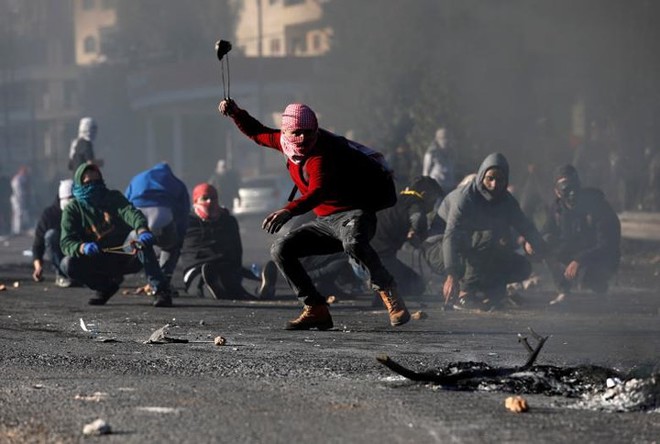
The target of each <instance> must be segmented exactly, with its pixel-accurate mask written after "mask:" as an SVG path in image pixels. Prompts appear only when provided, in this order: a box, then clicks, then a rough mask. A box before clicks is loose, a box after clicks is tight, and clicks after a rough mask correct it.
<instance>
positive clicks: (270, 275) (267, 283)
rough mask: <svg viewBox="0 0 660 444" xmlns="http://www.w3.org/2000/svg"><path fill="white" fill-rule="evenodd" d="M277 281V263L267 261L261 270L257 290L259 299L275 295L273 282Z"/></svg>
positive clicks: (270, 297)
mask: <svg viewBox="0 0 660 444" xmlns="http://www.w3.org/2000/svg"><path fill="white" fill-rule="evenodd" d="M276 283H277V265H275V262H273V261H268V262H267V263H266V266H265V267H264V269H263V270H261V285H260V286H259V289H258V290H257V297H258V298H259V299H272V298H273V297H274V296H275V284H276Z"/></svg>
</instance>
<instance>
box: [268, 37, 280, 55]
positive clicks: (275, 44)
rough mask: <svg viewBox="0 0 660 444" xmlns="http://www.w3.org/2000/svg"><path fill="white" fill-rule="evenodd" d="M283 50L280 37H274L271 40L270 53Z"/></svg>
mask: <svg viewBox="0 0 660 444" xmlns="http://www.w3.org/2000/svg"><path fill="white" fill-rule="evenodd" d="M281 51H282V45H281V43H280V39H272V40H271V41H270V53H271V54H279V53H280V52H281Z"/></svg>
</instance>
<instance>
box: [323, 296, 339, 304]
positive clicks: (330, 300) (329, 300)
mask: <svg viewBox="0 0 660 444" xmlns="http://www.w3.org/2000/svg"><path fill="white" fill-rule="evenodd" d="M325 302H327V303H328V305H332V304H334V303H335V302H337V296H335V295H330V296H328V297H327V298H326V299H325Z"/></svg>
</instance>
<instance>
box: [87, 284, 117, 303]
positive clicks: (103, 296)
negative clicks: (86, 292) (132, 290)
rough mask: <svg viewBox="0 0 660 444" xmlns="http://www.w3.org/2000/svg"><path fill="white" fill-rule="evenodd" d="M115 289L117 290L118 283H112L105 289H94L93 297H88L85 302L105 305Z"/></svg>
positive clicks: (115, 291)
mask: <svg viewBox="0 0 660 444" xmlns="http://www.w3.org/2000/svg"><path fill="white" fill-rule="evenodd" d="M117 291H119V284H117V283H113V284H112V286H111V287H109V288H108V289H107V290H99V291H96V292H95V293H94V294H95V295H94V297H93V298H90V299H89V300H88V301H87V303H88V304H89V305H105V303H106V302H108V299H110V298H111V297H112V296H114V294H115V293H117Z"/></svg>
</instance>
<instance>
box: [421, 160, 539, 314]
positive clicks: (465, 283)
mask: <svg viewBox="0 0 660 444" xmlns="http://www.w3.org/2000/svg"><path fill="white" fill-rule="evenodd" d="M508 184H509V163H508V161H507V160H506V157H504V155H503V154H500V153H492V154H490V155H488V156H487V157H486V158H485V159H484V161H483V162H482V164H481V166H480V167H479V170H478V172H477V174H476V176H475V177H474V178H473V179H472V180H471V181H470V182H469V183H467V184H466V185H465V186H461V187H458V188H456V189H455V190H453V191H452V192H451V193H449V194H448V195H447V197H445V199H444V200H443V202H442V204H441V205H440V209H439V216H440V217H441V218H442V219H443V220H444V221H445V223H446V228H445V232H444V236H443V239H442V255H440V256H438V257H437V261H438V262H439V263H436V264H434V267H433V268H435V269H436V271H440V270H442V271H443V272H444V273H445V274H446V279H445V282H444V285H443V296H444V299H445V303H449V302H452V303H453V305H454V307H455V308H487V309H489V308H492V307H496V306H497V305H499V304H500V303H501V302H502V300H503V299H504V298H505V296H506V285H507V283H510V282H519V281H522V280H524V279H526V278H527V277H529V275H530V273H531V270H532V267H531V264H530V262H529V261H528V260H527V258H526V257H524V256H523V255H521V254H518V253H516V251H515V250H516V249H517V245H516V244H513V242H512V239H513V238H512V236H511V229H512V228H513V230H515V231H516V232H517V233H518V234H520V235H521V236H522V237H523V238H524V240H525V241H526V243H525V251H526V252H527V254H534V253H535V252H537V253H544V252H545V251H546V246H545V242H544V241H543V238H542V237H541V235H540V234H539V232H538V230H537V229H536V227H535V226H534V224H533V223H532V222H531V221H530V220H529V219H528V218H527V217H526V216H525V214H524V213H523V212H522V210H521V209H520V205H519V204H518V201H517V200H516V199H515V197H513V196H512V195H511V193H510V192H509V191H507V186H508Z"/></svg>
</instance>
